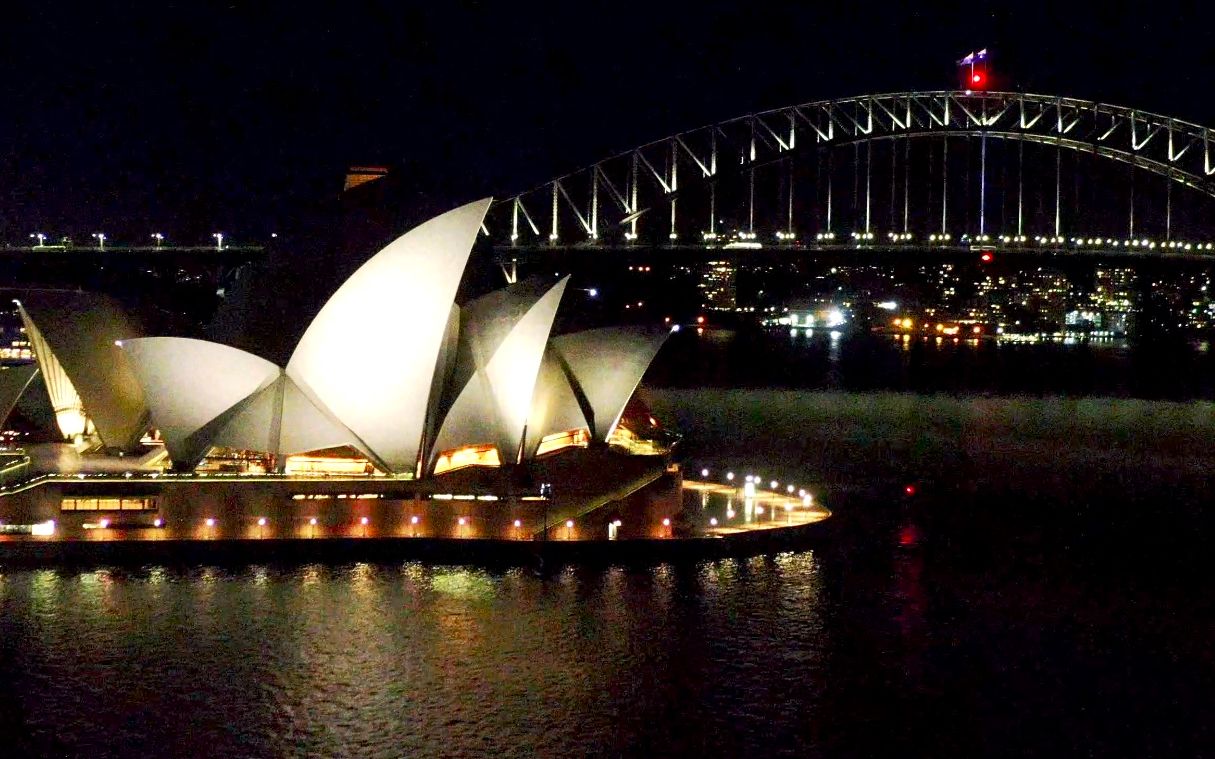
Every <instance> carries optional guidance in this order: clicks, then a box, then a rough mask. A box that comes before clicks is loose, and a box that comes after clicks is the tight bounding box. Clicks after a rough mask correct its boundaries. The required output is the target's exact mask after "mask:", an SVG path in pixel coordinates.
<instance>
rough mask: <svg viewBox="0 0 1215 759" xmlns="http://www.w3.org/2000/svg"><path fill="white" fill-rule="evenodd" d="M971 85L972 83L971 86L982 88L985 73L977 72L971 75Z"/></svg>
mask: <svg viewBox="0 0 1215 759" xmlns="http://www.w3.org/2000/svg"><path fill="white" fill-rule="evenodd" d="M970 83H971V84H973V85H975V86H982V84H983V72H981V71H976V72H975V73H973V74H971V75H970Z"/></svg>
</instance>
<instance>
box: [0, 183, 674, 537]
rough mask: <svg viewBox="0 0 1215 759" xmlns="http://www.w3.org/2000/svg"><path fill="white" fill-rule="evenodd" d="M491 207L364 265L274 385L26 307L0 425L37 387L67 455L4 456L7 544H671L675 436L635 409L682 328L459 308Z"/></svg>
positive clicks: (87, 307)
mask: <svg viewBox="0 0 1215 759" xmlns="http://www.w3.org/2000/svg"><path fill="white" fill-rule="evenodd" d="M489 206H490V201H489V200H481V201H477V202H475V203H469V204H468V205H465V206H462V207H460V208H456V209H454V210H451V211H448V212H447V213H444V214H442V215H440V216H438V217H435V218H433V219H430V220H429V221H426V222H424V223H423V224H421V225H419V226H417V227H415V228H413V229H412V230H410V231H408V232H407V233H405V234H404V235H402V236H401V237H399V238H397V239H396V240H394V241H393V242H391V243H390V244H389V245H388V246H387V247H385V248H383V249H382V250H380V251H379V252H378V253H376V254H375V255H374V256H372V257H371V258H370V259H368V260H367V261H366V262H365V263H364V264H363V265H362V266H361V267H359V268H358V269H357V270H356V271H355V272H354V273H353V274H352V275H351V276H350V277H349V278H348V279H347V280H346V281H345V282H343V283H342V284H341V285H340V287H338V289H337V291H336V292H334V294H333V295H332V296H331V297H330V298H329V300H328V301H327V302H326V303H325V304H324V306H323V307H322V308H321V309H320V311H319V312H318V313H317V314H316V315H315V316H314V317H313V318H312V320H311V322H310V323H309V324H308V326H307V328H306V329H305V330H304V331H303V334H302V337H301V338H300V339H299V341H298V343H297V344H296V345H295V348H294V351H293V352H292V353H291V354H290V358H289V359H288V360H287V361H286V364H285V365H283V366H280V365H277V364H275V363H273V362H271V361H268V360H266V359H264V358H262V357H260V356H257V355H254V354H252V353H248V352H245V351H243V350H240V349H237V348H234V347H231V346H228V345H223V344H220V343H216V342H209V341H206V340H198V339H190V338H183V337H163V336H148V335H144V334H141V330H140V329H139V328H138V327H137V326H135V325H134V323H133V322H134V320H133V319H132V318H130V317H129V316H128V315H127V314H126V313H124V311H123V309H122V308H121V307H119V306H118V305H117V304H116V303H114V302H113V301H111V300H110V299H108V298H106V297H104V296H100V295H94V294H87V293H79V292H65V291H31V292H30V293H29V294H28V295H27V296H24V297H23V298H22V299H21V300H19V301H18V302H17V303H16V306H17V308H18V310H19V313H20V317H21V321H22V324H23V326H24V329H25V333H26V335H27V336H28V338H29V342H30V346H31V348H32V351H33V354H34V355H35V357H36V365H35V364H30V365H26V366H18V367H13V368H8V369H4V370H0V415H3V416H7V415H8V414H9V412H10V411H11V410H12V407H13V405H14V404H15V403H16V401H17V399H18V398H19V397H20V396H21V395H22V393H29V392H31V391H32V389H33V388H35V387H44V388H45V392H46V395H47V397H48V398H49V400H50V403H51V407H52V409H53V412H54V423H55V425H56V426H57V427H58V431H59V433H60V434H61V436H62V438H63V440H64V442H60V443H55V444H43V445H34V446H28V447H27V449H19V448H15V447H11V446H10V448H9V450H6V451H3V452H0V541H3V542H5V543H9V544H15V543H23V542H30V541H34V542H55V541H66V542H71V541H76V542H90V541H105V542H110V541H117V542H131V541H170V542H180V543H185V542H190V543H196V542H198V541H224V540H232V539H250V540H251V539H256V540H258V541H259V542H260V541H266V540H270V539H295V541H297V542H298V541H301V540H307V541H309V543H312V542H313V541H317V540H323V539H325V538H342V539H352V538H410V539H413V538H432V539H435V538H439V539H462V540H476V539H483V540H498V541H518V540H535V539H539V538H547V539H552V540H564V541H579V540H608V539H629V538H669V537H673V536H675V535H676V534H677V533H678V532H680V524H682V522H681V521H680V516H679V514H680V510H681V508H682V505H681V504H682V501H683V498H682V491H683V483H682V481H681V480H682V478H681V474H680V471H679V467H678V465H676V464H674V463H673V462H672V460H671V456H670V453H671V450H670V440H671V439H673V438H672V437H671V436H669V435H668V434H667V433H666V432H665V431H664V430H662V429H661V427H660V425H659V424H658V422H657V421H656V420H655V419H653V417H652V416H650V415H649V413H648V412H647V411H645V410H644V408H641V407H640V406H639V404H637V402H636V401H635V400H634V399H633V395H634V391H635V389H636V387H637V385H638V384H639V382H640V381H641V378H642V375H643V374H644V373H645V370H646V368H647V367H648V366H649V364H650V362H651V361H652V359H653V358H654V356H655V355H656V354H657V352H658V350H659V349H660V348H661V346H662V344H663V342H664V340H665V339H666V338H667V336H668V334H669V330H668V329H666V328H663V329H661V330H657V331H654V330H648V329H645V328H637V327H607V328H600V329H591V330H585V331H581V332H573V333H568V334H560V335H554V334H552V332H553V325H554V319H555V318H556V316H557V312H558V308H559V307H560V305H561V301H562V295H563V294H564V291H565V288H566V284H567V281H568V277H566V278H561V279H558V278H556V277H550V278H535V279H530V280H524V281H520V282H517V283H515V284H511V285H509V286H507V287H506V288H504V289H501V290H497V291H494V292H490V293H489V294H486V295H483V296H481V297H477V298H474V299H472V300H469V301H467V302H465V303H463V304H462V305H458V304H457V290H458V288H459V286H460V282H461V278H462V277H463V275H464V270H465V267H466V265H467V263H468V260H469V256H470V253H471V251H472V248H473V245H474V242H475V241H476V237H477V234H478V232H479V230H480V229H481V225H482V220H483V218H484V216H485V213H486V211H487V210H488V208H489ZM0 421H2V417H0ZM0 554H2V551H0Z"/></svg>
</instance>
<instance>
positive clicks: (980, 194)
mask: <svg viewBox="0 0 1215 759" xmlns="http://www.w3.org/2000/svg"><path fill="white" fill-rule="evenodd" d="M1213 180H1215V154H1213V147H1212V130H1211V129H1209V128H1207V127H1204V126H1201V125H1199V124H1195V123H1192V122H1189V121H1185V120H1182V119H1177V118H1173V117H1170V116H1164V115H1160V114H1156V113H1149V112H1146V111H1141V110H1137V109H1135V108H1133V107H1126V106H1118V105H1111V104H1107V103H1100V102H1094V101H1090V100H1080V99H1076V98H1069V97H1059V96H1053V95H1037V94H1028V93H1022V92H995V91H972V90H958V91H930V92H898V93H888V94H877V95H860V96H856V97H847V98H839V99H833V100H820V101H815V102H810V103H803V104H799V105H792V106H788V107H784V108H776V109H772V110H768V111H764V112H760V113H753V114H748V115H745V116H740V117H737V118H732V119H729V120H726V121H721V122H718V123H715V124H711V125H708V126H703V127H700V128H697V129H692V130H690V131H686V132H681V133H679V134H674V135H671V136H669V137H665V138H662V139H659V140H655V141H653V142H650V143H647V144H645V145H641V146H639V147H636V148H633V149H631V150H626V151H623V152H620V153H617V154H615V155H612V156H610V157H608V158H605V159H603V160H601V161H598V162H596V163H594V164H592V165H590V166H587V167H585V168H582V169H579V170H578V171H574V172H572V173H569V174H566V175H564V176H560V177H557V178H555V179H552V180H551V181H548V182H546V183H544V184H542V185H540V186H537V187H535V188H533V189H531V190H528V191H526V192H522V193H520V194H518V195H514V196H512V197H507V198H505V199H502V200H500V201H499V202H497V203H496V204H495V206H494V207H493V209H492V210H491V212H490V214H489V216H488V218H487V220H486V224H485V227H484V229H483V232H484V234H485V235H486V236H488V238H489V239H490V241H491V243H492V245H493V247H494V249H495V251H496V252H497V254H498V256H499V259H500V260H502V261H503V262H504V263H507V264H509V262H511V261H526V260H528V259H529V258H531V257H534V256H549V255H552V254H555V253H571V254H572V253H577V252H579V251H585V252H587V253H595V252H608V253H611V252H616V253H627V252H628V251H629V250H646V251H652V250H655V249H666V250H670V251H672V252H682V253H685V254H693V255H696V254H697V253H698V252H707V251H718V252H717V253H715V255H733V256H735V257H742V256H745V255H748V254H750V253H752V252H755V251H759V250H764V251H768V252H779V251H787V252H790V253H797V252H814V251H836V252H840V251H849V250H858V249H865V250H868V251H869V252H871V253H873V252H886V253H892V254H900V253H905V254H908V255H911V254H914V253H917V252H920V253H923V252H929V251H933V250H937V251H941V252H948V251H961V250H967V251H969V250H974V249H975V247H976V246H977V247H981V248H983V249H984V250H987V249H991V250H993V251H1000V250H1004V251H1010V252H1016V253H1019V254H1020V253H1028V252H1031V251H1037V252H1050V253H1053V254H1060V253H1071V252H1074V253H1081V254H1086V255H1101V256H1114V255H1118V256H1123V255H1125V256H1128V257H1142V256H1154V257H1155V256H1177V257H1179V258H1183V257H1184V258H1190V259H1193V258H1198V257H1203V258H1205V257H1206V256H1212V257H1213V260H1215V214H1213V213H1212V212H1213V211H1215V181H1213ZM507 275H508V278H509V277H510V276H511V273H510V271H508V274H507Z"/></svg>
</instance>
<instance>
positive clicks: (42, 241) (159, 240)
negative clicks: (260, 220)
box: [30, 232, 278, 250]
mask: <svg viewBox="0 0 1215 759" xmlns="http://www.w3.org/2000/svg"><path fill="white" fill-rule="evenodd" d="M90 237H91V238H92V239H94V240H96V241H97V247H98V248H105V243H106V241H107V240H109V239H110V238H108V237H106V234H105V232H94V233H93V234H92V235H90ZM148 237H150V238H151V239H152V243H153V245H154V246H155V247H157V248H159V247H160V246H161V245H163V244H164V241H165V236H164V235H163V234H161V233H160V232H153V233H152V234H150V235H148ZM270 237H272V238H277V237H278V233H272V234H271V235H270ZM30 239H31V240H37V243H36V244H35V245H34V247H35V248H48V247H54V246H55V244H54V243H51V245H47V244H46V241H47V240H48V239H49V236H48V235H46V234H43V233H42V232H35V233H33V234H31V235H30ZM211 239H212V240H215V249H216V250H223V248H224V233H223V232H215V233H214V234H212V235H211Z"/></svg>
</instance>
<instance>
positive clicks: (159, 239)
mask: <svg viewBox="0 0 1215 759" xmlns="http://www.w3.org/2000/svg"><path fill="white" fill-rule="evenodd" d="M152 239H153V240H155V241H156V243H155V244H156V247H158V248H159V247H160V244H161V243H162V242H164V241H165V236H164V235H162V234H161V233H159V232H153V233H152Z"/></svg>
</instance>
